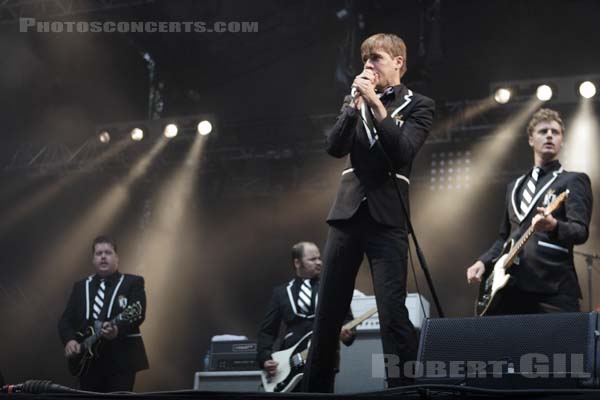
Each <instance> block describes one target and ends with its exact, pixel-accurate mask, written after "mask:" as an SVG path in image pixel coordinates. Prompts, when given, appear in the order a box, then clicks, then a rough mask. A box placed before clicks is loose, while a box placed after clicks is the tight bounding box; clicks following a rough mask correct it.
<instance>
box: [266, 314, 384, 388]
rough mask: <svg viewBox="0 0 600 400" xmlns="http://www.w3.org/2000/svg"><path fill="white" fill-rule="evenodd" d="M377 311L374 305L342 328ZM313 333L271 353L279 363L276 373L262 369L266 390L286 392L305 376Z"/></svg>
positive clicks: (351, 326)
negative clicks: (271, 373) (290, 345)
mask: <svg viewBox="0 0 600 400" xmlns="http://www.w3.org/2000/svg"><path fill="white" fill-rule="evenodd" d="M376 312H377V307H373V308H371V309H370V310H369V311H367V312H366V313H364V314H363V315H361V316H360V317H358V318H355V319H353V320H352V321H350V322H348V323H347V324H345V325H344V326H343V327H342V329H354V328H355V327H356V326H358V325H360V324H361V323H362V322H363V321H365V320H366V319H367V318H369V317H370V316H371V315H373V314H375V313H376ZM312 334H313V333H312V331H310V332H308V333H307V334H306V335H304V336H303V337H302V339H300V341H298V343H296V344H295V345H293V346H292V347H290V348H288V349H286V350H281V351H277V352H275V353H273V354H271V358H272V359H273V360H275V361H277V363H278V364H279V365H278V366H277V370H276V371H275V375H269V374H268V373H267V371H265V370H262V371H261V373H260V378H261V380H262V385H263V388H264V389H265V392H281V393H284V392H291V391H292V390H294V388H295V387H296V385H298V382H300V380H301V379H302V377H303V376H304V364H306V357H307V356H308V348H309V346H310V339H311V337H312Z"/></svg>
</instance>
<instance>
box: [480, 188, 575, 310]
mask: <svg viewBox="0 0 600 400" xmlns="http://www.w3.org/2000/svg"><path fill="white" fill-rule="evenodd" d="M568 195H569V190H565V191H564V192H562V193H561V194H559V195H558V196H557V197H556V199H554V201H553V202H552V203H550V204H548V206H547V207H546V209H545V210H544V216H548V215H550V214H552V212H553V211H554V210H556V209H557V208H558V207H559V206H560V205H561V204H562V203H563V201H565V199H566V198H567V196H568ZM533 231H534V230H533V224H532V225H531V226H530V227H529V229H527V231H525V233H524V234H523V235H522V236H521V238H520V239H519V240H518V241H517V242H516V243H515V239H514V238H513V239H510V240H509V241H507V242H506V243H505V244H504V250H503V251H502V254H501V256H500V258H498V260H497V261H495V264H494V270H493V271H492V272H491V273H490V274H489V276H488V277H487V278H485V279H484V280H483V281H482V282H481V285H480V287H479V297H478V298H477V301H476V303H475V314H476V315H479V316H483V315H485V314H486V313H487V312H489V311H490V310H492V309H493V308H494V307H495V306H496V305H497V304H498V303H499V302H500V300H501V298H502V291H503V289H504V288H505V287H506V285H508V282H509V281H510V280H511V276H510V275H509V274H508V273H507V272H506V271H507V270H508V269H509V268H510V267H511V266H512V265H513V263H514V261H515V258H516V257H517V255H518V254H519V252H520V251H521V250H522V249H523V246H525V243H527V241H528V240H529V239H530V238H531V235H533Z"/></svg>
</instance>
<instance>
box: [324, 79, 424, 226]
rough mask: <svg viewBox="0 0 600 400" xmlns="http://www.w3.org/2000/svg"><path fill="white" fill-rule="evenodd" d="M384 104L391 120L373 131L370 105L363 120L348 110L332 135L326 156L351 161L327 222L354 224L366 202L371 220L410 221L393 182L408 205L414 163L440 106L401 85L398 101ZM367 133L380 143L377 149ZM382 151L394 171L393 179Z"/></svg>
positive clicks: (396, 93) (395, 94)
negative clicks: (436, 109)
mask: <svg viewBox="0 0 600 400" xmlns="http://www.w3.org/2000/svg"><path fill="white" fill-rule="evenodd" d="M384 104H386V109H387V112H388V115H387V117H386V118H384V119H383V120H382V121H381V122H379V123H377V122H376V121H375V122H374V123H375V126H374V131H373V129H372V126H371V125H369V124H370V122H368V121H371V118H370V116H369V110H368V109H367V108H366V107H367V106H366V104H363V107H362V109H361V110H360V114H361V115H362V119H361V117H360V116H359V112H358V110H355V109H353V108H352V107H349V106H348V105H347V104H345V105H344V106H343V107H342V112H341V114H340V116H339V117H338V119H337V121H336V123H335V125H334V126H333V128H332V129H331V130H330V131H329V132H328V135H327V152H328V153H329V154H330V155H332V156H334V157H338V158H341V157H344V156H346V155H348V154H349V155H350V157H349V158H348V163H347V165H346V168H345V169H344V170H343V171H342V177H341V184H340V187H339V190H338V193H337V196H336V199H335V202H334V203H333V206H332V207H331V210H330V212H329V216H328V217H327V221H328V222H334V221H339V220H346V219H349V218H351V217H352V216H353V215H354V213H355V212H356V211H357V210H358V207H359V206H360V204H361V202H362V201H363V200H364V199H365V198H366V199H367V203H368V206H369V211H370V213H371V216H372V217H373V218H374V219H375V220H376V221H377V222H379V223H382V224H386V225H391V226H397V227H405V223H406V220H405V216H404V213H403V211H402V206H401V203H400V202H399V200H398V195H397V194H396V190H395V189H394V184H393V181H392V179H395V180H396V181H397V182H398V183H399V189H400V192H401V194H402V197H403V198H404V201H405V202H406V204H407V205H408V185H409V183H410V180H409V176H410V172H411V169H412V163H413V160H414V158H415V156H416V155H417V152H418V151H419V150H420V148H421V147H422V146H423V143H425V139H427V135H428V134H429V130H430V129H431V125H432V123H433V115H434V111H435V103H434V101H433V100H432V99H430V98H428V97H425V96H422V95H420V94H418V93H414V92H413V91H412V90H410V89H408V88H407V87H406V86H404V85H398V86H395V87H394V92H393V97H392V98H391V99H390V100H389V101H387V102H385V103H384ZM363 119H364V120H366V121H367V123H365V122H364V121H363ZM367 131H368V132H369V133H370V134H371V136H372V137H377V140H376V142H375V144H374V145H371V143H370V141H369V137H368V135H367ZM382 149H383V150H385V153H386V154H387V156H388V157H389V159H390V161H391V163H392V165H393V168H394V174H393V178H392V174H391V173H390V171H389V166H388V162H387V161H386V156H385V155H384V154H383V151H382Z"/></svg>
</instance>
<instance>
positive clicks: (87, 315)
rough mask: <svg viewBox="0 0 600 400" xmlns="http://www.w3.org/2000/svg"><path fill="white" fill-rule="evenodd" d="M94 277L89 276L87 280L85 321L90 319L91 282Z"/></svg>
mask: <svg viewBox="0 0 600 400" xmlns="http://www.w3.org/2000/svg"><path fill="white" fill-rule="evenodd" d="M93 277H94V275H90V276H88V278H87V279H86V280H85V319H86V320H88V319H90V282H91V281H92V278H93Z"/></svg>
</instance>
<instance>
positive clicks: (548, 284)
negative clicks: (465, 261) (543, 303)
mask: <svg viewBox="0 0 600 400" xmlns="http://www.w3.org/2000/svg"><path fill="white" fill-rule="evenodd" d="M530 172H531V171H530ZM530 172H529V173H530ZM529 173H528V174H525V175H523V176H521V177H519V178H518V179H516V180H514V181H513V182H511V183H510V184H509V185H508V188H507V191H506V207H505V212H504V216H503V218H502V223H501V225H500V234H499V237H498V240H496V242H495V243H494V244H493V245H492V247H491V248H490V249H489V250H488V251H487V252H486V253H484V254H483V255H482V256H481V257H480V258H479V259H480V260H481V261H482V262H483V263H484V264H486V267H487V268H491V267H492V264H493V263H492V260H494V259H495V258H497V257H498V256H499V255H500V254H501V252H502V247H503V244H504V242H505V241H506V240H507V239H509V238H516V239H519V238H520V237H521V235H522V233H523V232H524V231H525V230H526V229H527V228H528V227H529V226H530V225H531V220H532V218H533V216H534V215H535V214H536V213H537V211H536V208H537V207H546V206H547V205H548V204H549V203H550V202H552V201H553V200H554V198H555V197H556V196H558V195H560V194H561V193H562V192H564V191H565V190H567V189H568V190H569V195H568V197H567V199H566V200H565V202H564V203H563V205H562V206H560V207H559V208H558V209H557V210H556V211H554V212H553V213H552V215H553V216H554V218H556V219H557V220H558V225H557V228H556V229H555V230H554V231H552V232H536V233H534V234H533V236H532V237H531V239H529V241H528V242H527V244H526V245H525V247H524V248H523V251H522V252H521V254H520V255H519V257H518V260H516V263H518V265H515V266H513V267H511V268H510V269H509V272H510V273H511V275H512V276H513V277H514V278H515V286H516V287H517V288H519V289H520V290H522V291H525V292H530V293H539V294H544V295H556V294H559V295H567V296H569V297H573V298H580V297H581V290H580V287H579V283H578V281H577V274H576V272H575V267H574V262H573V246H574V245H577V244H582V243H584V242H585V241H586V240H587V238H588V235H589V229H588V225H589V223H590V218H591V214H592V189H591V185H590V178H589V177H588V176H587V175H586V174H583V173H577V172H568V171H564V170H563V168H562V167H561V165H560V163H559V162H558V161H555V162H553V163H552V164H549V165H548V166H547V168H545V173H544V175H543V176H541V177H540V178H539V180H538V183H537V186H536V193H535V195H534V198H533V200H532V202H531V204H530V207H529V209H528V210H527V212H522V211H521V210H520V209H519V204H520V201H521V199H520V192H521V190H520V189H521V188H522V186H523V184H524V182H526V181H527V177H528V176H529Z"/></svg>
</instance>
